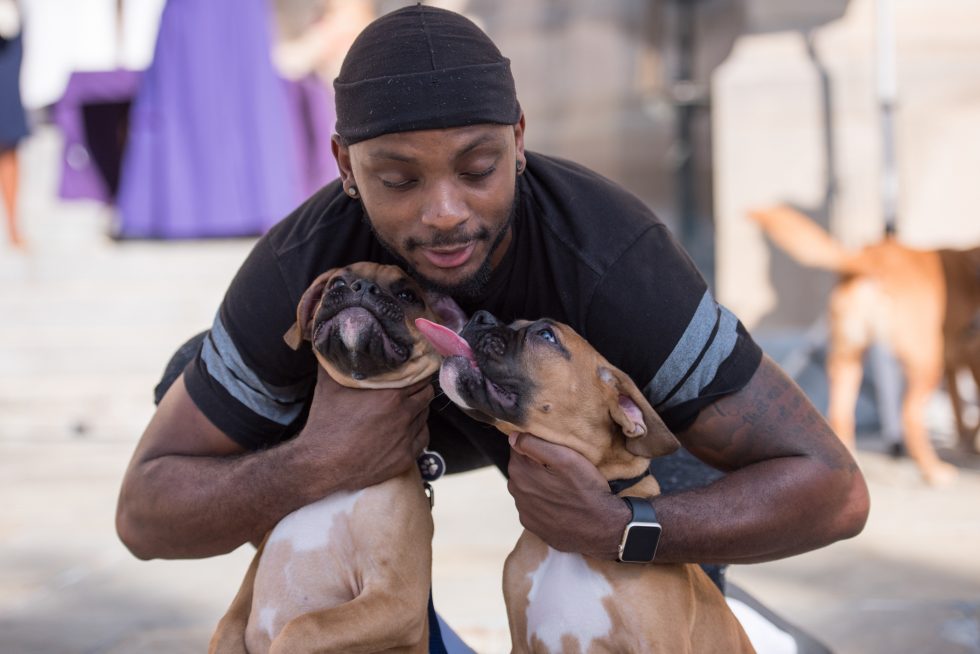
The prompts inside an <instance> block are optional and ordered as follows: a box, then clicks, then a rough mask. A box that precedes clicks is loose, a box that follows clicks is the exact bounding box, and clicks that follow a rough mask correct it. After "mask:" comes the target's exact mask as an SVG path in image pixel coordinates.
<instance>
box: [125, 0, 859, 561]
mask: <svg viewBox="0 0 980 654" xmlns="http://www.w3.org/2000/svg"><path fill="white" fill-rule="evenodd" d="M335 89H336V102H337V117H338V118H337V132H338V136H336V137H335V140H334V154H335V156H336V159H337V162H338V165H339V168H340V180H338V181H336V182H334V183H332V184H330V185H328V186H327V187H325V188H324V189H322V190H321V191H320V192H318V193H317V194H316V195H315V196H314V197H313V198H311V199H310V200H309V201H308V202H307V203H306V204H304V205H303V206H301V207H300V208H299V209H298V210H297V211H296V212H294V213H293V214H292V215H291V216H289V217H288V218H286V219H285V220H284V221H282V222H281V223H280V224H279V225H277V226H276V227H274V228H273V229H272V230H271V231H270V232H269V233H268V234H267V235H266V236H265V237H263V238H262V239H261V240H260V241H259V242H258V243H257V244H256V246H255V248H254V250H253V251H252V253H251V255H250V256H249V258H248V259H247V261H246V262H245V264H244V265H243V267H242V268H241V270H240V271H239V273H238V275H237V276H236V278H235V280H234V281H233V282H232V285H231V288H230V289H229V291H228V293H227V295H226V296H225V299H224V301H223V303H222V305H221V309H220V311H219V312H218V315H217V317H216V319H215V322H214V325H213V326H212V329H211V330H210V333H209V334H208V336H207V338H206V339H205V341H204V343H203V345H202V346H201V348H200V350H199V352H198V353H197V355H196V356H195V357H194V359H193V361H191V363H190V364H189V365H188V366H187V368H186V369H185V370H184V372H183V375H182V376H181V377H180V378H179V379H178V380H177V382H176V383H175V384H174V385H173V386H172V387H171V388H170V390H169V391H168V392H167V394H166V395H165V397H164V398H163V400H162V402H161V403H160V405H159V408H158V410H157V412H156V414H155V415H154V417H153V419H152V420H151V422H150V424H149V425H148V427H147V429H146V432H145V433H144V435H143V438H142V440H141V442H140V443H139V445H138V446H137V449H136V452H135V454H134V456H133V460H132V463H131V465H130V468H129V470H128V471H127V473H126V478H125V480H124V483H123V488H122V492H121V495H120V501H119V511H118V517H117V524H118V530H119V534H120V536H121V538H122V539H123V541H124V542H125V543H126V545H127V546H128V547H129V548H130V549H131V550H132V551H133V553H134V554H136V555H137V556H139V557H141V558H153V557H164V558H178V557H203V556H210V555H214V554H221V553H225V552H229V551H231V550H232V549H234V548H236V547H238V546H239V545H241V544H242V543H244V542H246V541H253V542H254V541H256V540H257V539H259V538H260V537H261V536H262V535H263V534H264V533H265V532H266V531H268V530H269V529H270V528H271V527H273V526H274V525H275V524H276V522H278V520H279V519H280V518H282V517H283V516H284V515H286V514H287V513H289V512H291V511H293V510H295V509H297V508H299V507H300V506H303V505H305V504H307V503H309V502H311V501H313V500H315V499H319V498H321V497H323V496H325V495H327V494H329V493H332V492H335V491H337V490H341V489H353V488H360V487H364V486H367V485H370V484H373V483H376V482H379V481H381V480H384V479H387V478H389V477H391V476H393V475H395V474H397V473H398V472H401V471H403V470H405V469H406V468H407V467H409V466H412V465H415V458H416V456H417V455H418V454H419V452H420V451H421V450H422V448H423V447H424V446H426V444H429V446H430V447H431V448H432V449H436V450H438V451H440V452H442V453H443V454H444V455H445V456H446V458H447V460H448V464H449V468H450V470H452V471H460V470H465V469H468V468H472V467H474V466H477V465H484V464H486V463H494V464H496V465H498V466H499V467H500V468H501V469H502V470H504V471H506V472H507V473H508V474H509V489H510V492H511V494H512V495H513V496H514V498H515V501H516V504H517V508H518V511H519V513H520V517H521V522H522V523H523V524H524V525H525V526H526V527H528V528H529V529H531V530H532V531H534V532H535V533H537V534H539V535H541V536H542V538H543V539H544V540H545V541H547V542H548V543H549V544H551V545H552V546H554V547H556V548H557V549H560V550H566V551H577V552H582V553H585V554H589V555H591V556H596V557H602V558H609V559H615V558H616V557H617V555H618V545H619V543H620V540H621V538H622V535H623V531H624V528H625V526H626V525H627V523H628V522H629V521H630V517H631V516H630V511H629V508H628V507H627V506H626V504H625V503H624V502H623V501H621V500H620V499H618V498H617V497H616V496H614V495H613V494H612V493H611V492H610V490H609V486H608V484H607V483H606V481H605V480H604V479H603V478H602V477H601V476H600V475H599V474H598V471H597V470H596V469H595V468H594V467H593V466H592V465H591V464H590V463H589V462H588V461H586V460H585V459H584V458H582V457H581V456H579V455H577V454H576V453H574V452H572V451H570V450H567V449H565V448H562V447H560V446H557V445H553V444H548V443H545V442H544V441H541V440H540V439H537V438H535V437H533V436H531V435H527V434H524V435H520V436H519V437H518V438H517V439H515V440H514V441H513V443H512V444H509V443H508V441H507V439H505V438H503V437H502V436H501V435H500V434H499V433H498V432H496V431H495V430H493V429H491V428H489V427H486V426H484V425H481V424H479V423H476V422H474V421H472V420H470V419H468V418H466V417H465V416H464V415H463V414H462V413H460V412H459V411H458V410H456V409H455V408H454V407H452V406H447V405H448V404H449V403H447V402H436V403H434V404H433V405H432V406H431V407H430V406H429V402H430V400H431V399H432V397H433V391H432V389H431V388H430V387H429V386H428V385H421V386H414V387H411V388H408V389H403V390H391V391H387V390H385V391H359V390H352V389H347V388H341V387H339V386H338V385H337V384H335V383H333V382H332V381H331V380H330V379H329V378H328V377H327V376H326V375H323V374H320V375H319V376H315V372H314V371H315V361H314V359H313V357H312V356H311V355H310V354H309V353H307V352H299V353H297V352H293V351H292V350H290V349H289V348H288V347H287V346H286V345H285V344H284V343H283V342H282V334H283V333H285V331H286V330H287V328H288V327H289V326H290V324H291V323H292V322H293V321H294V320H295V311H294V309H295V305H296V303H297V301H298V298H299V296H300V294H301V293H302V291H303V289H305V288H306V286H307V285H308V284H309V282H310V281H311V280H312V279H313V278H314V277H315V276H316V274H318V273H320V272H322V271H323V270H326V269H328V268H331V267H334V266H339V265H345V264H348V263H351V262H354V261H358V260H371V261H377V262H381V263H397V264H400V265H402V266H403V267H404V268H406V269H407V270H409V271H411V272H412V274H414V275H415V276H416V277H418V278H419V279H420V280H422V281H423V282H424V283H426V284H428V285H429V286H431V287H435V288H438V289H440V290H442V291H445V292H449V293H450V294H451V295H453V297H455V298H456V300H457V301H458V302H459V303H460V304H461V306H463V308H464V309H465V310H466V311H467V312H468V313H471V312H473V311H475V310H477V309H487V310H489V311H491V312H492V313H494V314H495V315H496V316H498V317H499V318H500V319H501V320H504V321H509V320H513V319H516V318H538V317H543V316H548V317H551V318H555V319H557V320H561V321H563V322H567V323H569V324H571V325H572V326H573V327H574V328H575V329H577V330H578V331H579V332H580V333H581V334H582V335H583V336H585V337H586V338H587V339H588V340H589V341H591V343H592V344H593V345H595V346H596V347H597V348H598V349H599V350H600V352H602V354H603V355H604V356H605V357H606V358H607V359H609V360H610V362H612V363H613V364H614V365H616V366H617V367H619V368H621V369H623V370H624V371H626V372H627V373H628V374H630V375H631V376H632V377H633V379H634V380H636V382H637V383H638V385H639V386H640V387H641V388H644V392H645V393H646V394H647V396H648V397H649V398H650V400H651V404H653V405H654V406H655V407H656V408H657V410H658V412H659V413H660V414H661V416H662V417H663V419H664V421H665V422H666V424H667V425H668V426H669V427H670V428H671V429H672V430H673V431H674V432H675V433H676V435H677V437H678V439H679V440H680V441H681V443H682V444H683V445H684V446H685V447H686V449H687V450H688V451H689V452H690V453H693V454H694V455H695V456H697V457H698V458H699V459H701V460H702V461H704V462H706V463H708V464H710V465H712V466H714V467H715V468H718V469H720V470H723V471H725V472H726V473H727V474H725V475H724V476H722V477H721V478H720V479H718V480H717V481H715V482H713V483H711V484H710V485H708V486H706V487H703V488H697V489H691V490H685V491H682V492H676V493H669V492H668V493H665V494H664V495H661V496H659V497H657V498H656V499H654V500H653V501H652V503H653V506H654V508H655V510H656V514H657V516H658V518H659V521H660V523H661V524H662V525H663V536H662V539H661V542H660V546H659V549H658V551H657V554H656V560H657V561H668V562H702V563H706V562H707V563H733V562H736V563H739V562H756V561H766V560H770V559H775V558H779V557H785V556H789V555H792V554H797V553H800V552H804V551H807V550H810V549H813V548H816V547H820V546H823V545H826V544H828V543H831V542H833V541H836V540H838V539H841V538H847V537H851V536H853V535H855V534H857V533H858V532H859V531H860V530H861V528H862V527H863V524H864V521H865V519H866V516H867V512H868V495H867V489H866V487H865V484H864V481H863V478H862V477H861V475H860V473H859V471H858V469H857V467H856V465H855V463H854V461H853V460H852V458H851V457H850V455H849V454H848V453H847V451H846V450H845V449H844V448H843V447H842V446H841V444H840V441H839V440H838V439H837V438H836V437H835V436H834V434H833V433H832V432H831V431H830V429H829V428H828V426H827V424H826V423H825V421H824V420H823V419H822V418H821V417H820V415H819V414H818V413H817V411H816V410H815V409H814V408H813V406H812V405H811V404H810V403H809V402H808V401H807V399H806V398H805V397H804V396H803V394H802V392H801V391H800V390H799V388H797V387H796V386H795V385H794V384H793V383H792V381H790V380H789V379H788V378H787V377H786V376H785V375H783V374H782V373H781V372H780V371H779V370H778V368H777V367H776V366H775V364H773V363H772V361H770V360H769V359H768V358H767V357H765V356H764V355H762V353H761V351H760V350H759V348H758V347H757V346H756V345H755V343H754V342H753V341H752V339H751V337H750V336H749V335H748V333H747V332H746V331H745V330H744V328H743V327H742V326H741V324H740V323H739V322H738V320H737V319H736V318H735V317H734V316H732V314H731V313H729V312H728V311H727V310H725V309H724V308H722V307H720V306H719V305H717V304H716V303H715V302H714V300H713V299H712V297H711V295H710V294H709V293H708V291H707V287H706V285H705V283H704V281H703V280H702V279H701V277H700V276H699V275H698V274H697V272H696V270H695V269H694V267H693V265H692V264H691V263H690V261H689V260H688V258H687V257H686V255H685V254H684V253H683V252H682V251H681V250H680V249H679V247H678V246H677V245H676V244H675V242H674V241H673V239H672V237H671V236H670V234H669V233H668V231H667V229H666V228H665V227H664V225H663V224H662V223H661V222H659V221H658V220H657V219H656V218H655V217H654V216H653V215H652V214H651V213H650V212H649V210H648V209H647V208H646V207H645V206H644V205H643V204H642V203H641V202H640V201H639V200H637V199H636V198H634V197H632V196H631V195H629V194H628V193H626V192H625V191H623V190H622V189H620V188H618V187H617V186H615V185H614V184H612V183H611V182H609V181H607V180H605V179H603V178H601V177H599V176H598V175H596V174H595V173H592V172H590V171H588V170H585V169H583V168H581V167H579V166H577V165H575V164H572V163H569V162H566V161H561V160H557V159H552V158H548V157H544V156H541V155H537V154H534V153H531V152H525V150H524V129H525V119H524V116H523V114H522V112H521V110H520V106H519V104H518V102H517V97H516V92H515V90H514V83H513V78H512V77H511V74H510V68H509V61H508V60H507V59H506V58H504V57H503V56H502V55H501V54H500V52H499V51H498V50H497V48H496V46H495V45H494V44H493V43H492V42H491V41H490V40H489V39H488V37H486V35H485V34H483V33H482V32H481V31H480V30H479V29H478V28H477V27H476V26H475V25H473V24H472V23H470V22H469V21H467V20H466V19H464V18H462V17H460V16H458V15H457V14H453V13H451V12H446V11H442V10H437V9H434V8H430V7H423V6H415V7H408V8H405V9H402V10H399V11H396V12H394V13H392V14H388V15H386V16H383V17H381V18H380V19H378V20H377V21H375V22H374V23H372V24H371V25H370V26H368V27H367V28H366V29H365V30H364V32H362V34H361V35H360V36H359V37H358V39H357V40H356V41H355V42H354V44H353V45H352V47H351V49H350V52H349V53H348V55H347V58H346V59H345V61H344V65H343V67H342V69H341V72H340V75H339V77H338V78H337V80H336V82H335ZM667 490H670V489H669V488H668V489H667ZM652 565H656V563H653V564H652Z"/></svg>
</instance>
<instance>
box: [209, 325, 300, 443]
mask: <svg viewBox="0 0 980 654" xmlns="http://www.w3.org/2000/svg"><path fill="white" fill-rule="evenodd" d="M201 359H202V360H203V361H204V365H205V367H207V370H208V374H209V375H211V377H212V378H214V380H215V381H217V382H218V383H219V384H221V386H222V387H223V388H224V389H225V390H226V391H227V392H228V394H229V395H231V396H232V397H234V398H235V399H236V400H238V401H239V402H241V403H242V404H244V405H245V406H246V407H248V408H249V409H250V410H252V411H254V412H255V413H257V414H258V415H260V416H262V417H264V418H268V419H269V420H272V421H273V422H276V423H278V424H280V425H288V424H290V423H292V422H293V421H294V420H295V419H296V418H297V417H298V416H299V414H300V412H301V411H302V409H303V403H304V401H305V399H306V395H307V393H308V391H309V385H308V384H307V383H305V382H303V383H298V384H294V385H292V386H273V385H272V384H268V383H266V382H264V381H263V380H262V379H261V378H260V377H259V376H258V375H257V374H256V373H255V371H253V370H252V369H251V368H249V367H248V366H247V365H245V361H244V360H243V359H242V356H241V354H240V353H239V352H238V349H237V348H236V347H235V344H234V342H232V340H231V337H230V336H229V335H228V331H227V330H226V329H225V326H224V324H222V322H221V316H220V314H219V315H217V316H215V318H214V324H213V325H212V326H211V333H210V334H209V336H208V338H206V339H205V340H204V344H203V346H202V348H201Z"/></svg>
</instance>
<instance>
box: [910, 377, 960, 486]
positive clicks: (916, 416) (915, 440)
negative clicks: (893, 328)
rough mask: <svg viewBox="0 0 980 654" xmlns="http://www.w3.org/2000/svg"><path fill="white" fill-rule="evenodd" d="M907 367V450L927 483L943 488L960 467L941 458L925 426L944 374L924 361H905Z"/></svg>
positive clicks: (954, 476)
mask: <svg viewBox="0 0 980 654" xmlns="http://www.w3.org/2000/svg"><path fill="white" fill-rule="evenodd" d="M903 363H904V364H905V366H906V367H905V383H906V385H907V388H906V391H905V401H904V403H903V405H902V428H903V430H904V432H905V447H906V448H907V449H908V452H909V456H911V457H912V460H913V461H915V463H916V464H917V465H918V466H919V470H920V471H921V472H922V476H923V477H924V478H925V480H926V481H927V482H928V483H930V484H934V485H942V484H946V483H949V482H951V481H953V479H955V478H956V475H957V471H956V468H955V467H953V466H951V465H950V464H948V463H946V462H944V461H942V460H940V459H939V456H938V455H937V454H936V450H935V448H933V446H932V443H931V442H930V440H929V433H928V431H927V430H926V426H925V411H926V406H927V405H928V403H929V398H930V397H932V394H933V393H934V392H935V391H936V389H937V388H938V387H939V380H940V379H941V377H942V372H941V370H940V369H938V368H937V367H935V366H933V367H931V368H930V367H929V366H926V365H922V362H917V361H903Z"/></svg>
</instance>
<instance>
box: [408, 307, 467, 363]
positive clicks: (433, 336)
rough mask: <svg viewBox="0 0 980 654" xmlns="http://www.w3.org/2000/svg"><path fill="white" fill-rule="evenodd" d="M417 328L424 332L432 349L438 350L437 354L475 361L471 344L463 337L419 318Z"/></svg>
mask: <svg viewBox="0 0 980 654" xmlns="http://www.w3.org/2000/svg"><path fill="white" fill-rule="evenodd" d="M415 326H416V327H418V328H419V331H420V332H422V336H425V337H426V338H427V339H428V341H429V342H430V343H432V347H434V348H435V349H436V352H438V353H439V354H441V355H442V356H444V357H452V356H460V357H466V358H467V359H469V360H470V361H473V360H474V359H473V350H472V349H470V344H469V343H467V342H466V340H465V339H464V338H463V337H462V336H460V335H459V334H457V333H456V332H454V331H453V330H451V329H449V328H448V327H443V326H442V325H440V324H438V323H434V322H432V321H431V320H426V319H425V318H417V319H416V320H415Z"/></svg>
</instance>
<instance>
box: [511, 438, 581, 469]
mask: <svg viewBox="0 0 980 654" xmlns="http://www.w3.org/2000/svg"><path fill="white" fill-rule="evenodd" d="M509 440H510V446H511V447H512V448H514V451H515V452H517V453H518V454H522V455H524V456H526V457H527V458H529V459H531V460H532V461H534V462H535V463H538V464H540V465H543V466H544V467H545V468H552V467H556V466H559V465H560V464H561V463H562V462H564V461H567V460H568V457H569V455H570V454H573V451H572V450H570V449H569V448H567V447H565V446H563V445H557V444H556V443H549V442H548V441H546V440H544V439H542V438H538V437H537V436H535V435H533V434H527V433H520V434H511V435H510V437H509Z"/></svg>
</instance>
